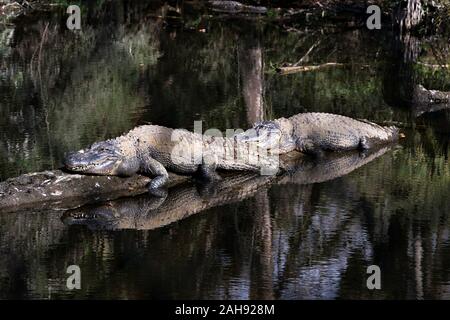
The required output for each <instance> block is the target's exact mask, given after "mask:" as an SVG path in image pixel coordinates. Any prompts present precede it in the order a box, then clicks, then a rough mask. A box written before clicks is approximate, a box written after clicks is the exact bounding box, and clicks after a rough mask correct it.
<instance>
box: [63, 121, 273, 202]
mask: <svg viewBox="0 0 450 320" xmlns="http://www.w3.org/2000/svg"><path fill="white" fill-rule="evenodd" d="M251 145H252V143H247V142H236V141H235V139H234V138H224V137H215V136H208V135H202V134H200V133H194V132H190V131H187V130H184V129H170V128H166V127H162V126H157V125H144V126H140V127H137V128H135V129H133V130H131V131H130V132H128V133H127V134H125V135H122V136H120V137H118V138H115V139H110V140H106V141H101V142H96V143H94V144H93V145H92V146H91V147H90V148H87V149H84V150H80V151H77V152H72V153H69V154H68V155H66V157H65V159H64V165H65V167H66V169H68V170H69V171H73V172H80V173H85V174H86V173H87V174H96V175H112V176H132V175H134V174H136V173H143V174H145V175H149V176H152V177H154V178H153V179H152V181H151V182H150V184H149V186H148V189H149V192H150V193H151V194H153V195H155V196H159V197H165V196H166V195H167V193H166V191H165V190H164V189H163V188H162V187H164V186H165V185H166V184H167V182H168V179H169V175H168V172H167V170H169V171H172V172H175V173H178V174H186V175H194V174H198V175H199V176H200V177H201V178H202V179H204V180H206V181H212V180H217V179H220V176H219V175H217V173H216V169H222V170H236V171H253V172H258V171H261V170H267V174H274V173H276V172H277V171H278V170H279V169H280V168H279V159H278V155H269V154H265V153H263V152H261V151H260V150H258V149H257V148H256V147H255V148H252V147H251ZM269 171H271V172H272V173H270V172H269ZM265 174H266V173H265Z"/></svg>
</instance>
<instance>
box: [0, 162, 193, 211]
mask: <svg viewBox="0 0 450 320" xmlns="http://www.w3.org/2000/svg"><path fill="white" fill-rule="evenodd" d="M187 179H189V177H187V176H180V175H176V174H173V173H170V174H169V186H173V185H176V184H178V183H180V182H183V181H186V180H187ZM150 181H151V178H149V177H146V176H142V175H135V176H133V177H128V178H124V177H116V176H93V175H80V174H70V173H66V172H64V171H61V170H54V171H44V172H37V173H28V174H24V175H21V176H19V177H16V178H10V179H8V180H6V181H3V182H0V210H1V212H11V211H18V210H24V209H27V208H33V211H39V210H45V209H50V208H51V209H54V210H65V209H70V208H76V207H78V206H80V205H84V204H87V203H93V202H97V201H105V200H112V199H117V198H120V197H123V196H133V195H137V194H141V193H144V192H146V186H147V184H148V183H149V182H150Z"/></svg>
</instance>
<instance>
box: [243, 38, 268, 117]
mask: <svg viewBox="0 0 450 320" xmlns="http://www.w3.org/2000/svg"><path fill="white" fill-rule="evenodd" d="M238 55H239V58H238V60H239V73H240V74H241V79H242V95H243V97H244V101H245V107H246V110H247V121H248V123H249V124H250V125H253V124H254V123H256V122H258V121H262V120H264V101H263V90H264V89H263V82H264V81H263V57H262V49H261V44H260V42H259V39H257V38H253V39H251V38H249V37H248V36H247V37H245V38H244V39H243V41H242V44H241V46H240V47H239V52H238Z"/></svg>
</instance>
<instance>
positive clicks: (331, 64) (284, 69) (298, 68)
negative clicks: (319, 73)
mask: <svg viewBox="0 0 450 320" xmlns="http://www.w3.org/2000/svg"><path fill="white" fill-rule="evenodd" d="M343 65H344V64H343V63H338V62H327V63H323V64H319V65H312V66H290V67H278V68H276V71H277V73H278V74H281V75H285V74H291V73H298V72H307V71H314V70H319V69H323V68H328V67H336V66H343Z"/></svg>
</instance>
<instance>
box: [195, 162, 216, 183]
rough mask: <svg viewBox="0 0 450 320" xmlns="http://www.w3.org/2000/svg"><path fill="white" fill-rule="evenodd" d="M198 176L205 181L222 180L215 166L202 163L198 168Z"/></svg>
mask: <svg viewBox="0 0 450 320" xmlns="http://www.w3.org/2000/svg"><path fill="white" fill-rule="evenodd" d="M197 176H198V178H199V179H200V180H201V181H203V182H211V181H220V180H222V177H221V176H220V175H219V174H218V173H217V171H216V167H215V166H209V165H206V164H202V165H201V166H200V167H199V168H198V175H197Z"/></svg>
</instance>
